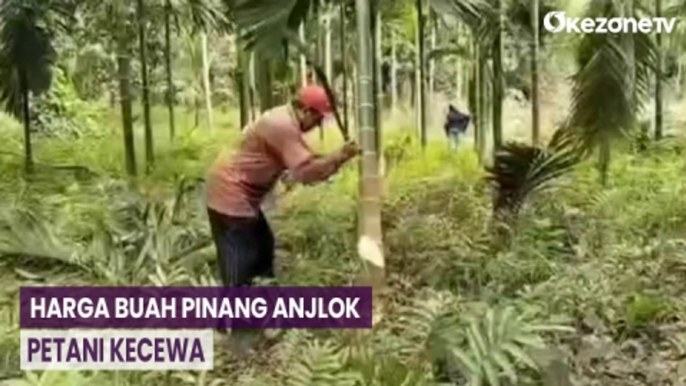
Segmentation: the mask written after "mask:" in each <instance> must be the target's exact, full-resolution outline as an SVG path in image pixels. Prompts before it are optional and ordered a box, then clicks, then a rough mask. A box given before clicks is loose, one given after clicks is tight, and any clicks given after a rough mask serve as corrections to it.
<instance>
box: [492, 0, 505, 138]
mask: <svg viewBox="0 0 686 386" xmlns="http://www.w3.org/2000/svg"><path fill="white" fill-rule="evenodd" d="M496 10H497V13H498V27H497V28H498V33H497V35H496V38H495V41H494V47H493V100H492V103H493V150H494V151H497V150H498V149H499V148H500V146H501V145H502V139H503V76H502V74H503V63H502V57H503V17H502V0H496Z"/></svg>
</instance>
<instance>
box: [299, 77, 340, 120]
mask: <svg viewBox="0 0 686 386" xmlns="http://www.w3.org/2000/svg"><path fill="white" fill-rule="evenodd" d="M298 100H299V101H300V103H301V104H302V106H303V107H305V108H311V109H313V110H315V111H317V112H318V113H320V114H321V115H324V116H326V115H329V114H331V111H332V109H331V103H330V101H329V97H328V95H326V90H325V89H324V87H321V86H317V85H308V86H305V87H303V88H301V89H300V91H298Z"/></svg>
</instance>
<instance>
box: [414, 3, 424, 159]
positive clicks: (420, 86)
mask: <svg viewBox="0 0 686 386" xmlns="http://www.w3.org/2000/svg"><path fill="white" fill-rule="evenodd" d="M415 4H416V8H417V37H416V39H417V58H416V61H417V64H416V77H417V86H416V93H415V95H416V96H415V98H416V103H417V119H418V121H417V126H418V129H419V136H420V141H421V144H422V148H423V147H426V103H425V102H424V101H425V100H426V91H425V88H424V86H425V83H426V81H425V79H424V11H423V9H422V8H423V7H422V0H416V2H415Z"/></svg>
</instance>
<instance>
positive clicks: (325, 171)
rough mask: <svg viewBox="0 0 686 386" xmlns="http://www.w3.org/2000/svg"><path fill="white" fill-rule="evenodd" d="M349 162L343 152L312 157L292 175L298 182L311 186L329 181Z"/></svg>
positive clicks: (295, 169) (291, 171)
mask: <svg viewBox="0 0 686 386" xmlns="http://www.w3.org/2000/svg"><path fill="white" fill-rule="evenodd" d="M346 161H347V157H346V156H345V155H344V154H343V153H342V152H340V151H339V152H335V153H333V154H329V155H326V156H314V155H313V156H312V157H310V158H308V159H307V160H306V161H305V162H302V163H300V164H299V165H297V166H296V167H294V168H293V169H292V170H290V174H291V176H292V177H293V179H295V180H296V181H298V182H301V183H304V184H311V183H315V182H321V181H325V180H327V179H328V178H329V177H331V176H332V175H334V174H335V173H336V172H337V171H338V169H340V167H341V166H342V165H343V164H344V163H345V162H346Z"/></svg>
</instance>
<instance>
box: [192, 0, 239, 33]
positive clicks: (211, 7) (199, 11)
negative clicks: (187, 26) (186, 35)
mask: <svg viewBox="0 0 686 386" xmlns="http://www.w3.org/2000/svg"><path fill="white" fill-rule="evenodd" d="M186 6H187V9H188V13H189V16H190V19H191V22H192V23H191V25H192V30H193V32H197V31H205V32H209V31H213V30H214V31H222V32H230V26H231V24H230V23H229V19H228V17H227V16H226V14H225V10H224V9H223V5H222V3H219V2H217V1H216V0H187V5H186Z"/></svg>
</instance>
